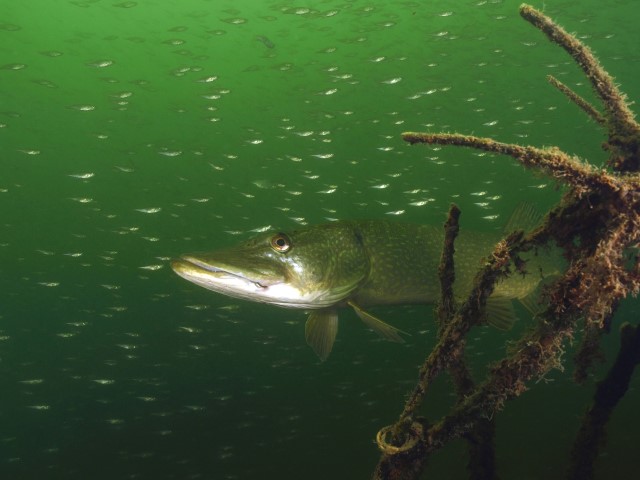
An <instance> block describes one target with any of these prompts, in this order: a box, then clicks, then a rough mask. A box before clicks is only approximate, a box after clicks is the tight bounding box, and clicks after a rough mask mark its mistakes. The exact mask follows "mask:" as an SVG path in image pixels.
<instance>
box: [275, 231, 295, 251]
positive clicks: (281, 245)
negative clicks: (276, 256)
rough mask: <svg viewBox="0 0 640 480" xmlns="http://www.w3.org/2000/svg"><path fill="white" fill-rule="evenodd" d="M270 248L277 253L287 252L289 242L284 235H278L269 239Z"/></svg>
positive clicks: (289, 246) (289, 245) (289, 247)
mask: <svg viewBox="0 0 640 480" xmlns="http://www.w3.org/2000/svg"><path fill="white" fill-rule="evenodd" d="M271 248H273V249H274V250H275V251H276V252H279V253H285V252H288V251H289V249H291V240H289V237H287V236H286V235H285V234H284V233H278V234H277V235H274V236H273V237H271Z"/></svg>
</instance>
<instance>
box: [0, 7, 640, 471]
mask: <svg viewBox="0 0 640 480" xmlns="http://www.w3.org/2000/svg"><path fill="white" fill-rule="evenodd" d="M519 3H520V2H516V1H511V0H504V1H491V0H489V1H471V2H460V1H454V0H449V1H431V2H417V1H416V2H411V1H381V0H369V1H359V0H343V1H329V0H326V1H308V2H306V3H305V2H301V3H298V2H297V3H292V2H286V1H281V2H276V1H267V0H265V1H258V0H253V1H250V0H237V1H233V2H232V1H222V0H220V1H218V0H209V1H207V0H186V1H183V0H181V1H178V0H173V1H170V0H155V1H153V0H140V1H137V2H135V1H129V2H121V1H118V0H110V1H109V0H86V1H82V0H78V1H64V0H30V1H28V2H18V1H8V0H5V1H4V2H2V4H1V5H0V85H1V86H2V88H0V127H1V128H0V144H1V146H0V152H1V157H0V165H1V169H2V170H1V171H2V175H1V176H0V216H1V217H0V222H1V224H2V231H1V233H0V262H1V263H0V264H1V265H2V266H1V269H2V275H1V277H0V291H2V295H1V297H0V298H1V299H2V301H1V302H0V381H1V382H2V395H0V424H1V425H2V426H1V427H0V472H2V478H11V479H14V478H15V479H18V478H20V479H31V478H34V479H35V478H37V479H42V478H64V479H76V478H78V479H80V478H94V479H115V478H140V479H170V478H176V479H187V478H203V479H248V478H260V479H276V478H277V479H282V478H305V479H310V480H313V479H327V478H335V479H352V478H353V479H355V478H368V477H369V475H370V474H371V472H372V471H373V467H374V465H375V462H376V461H377V458H378V453H377V450H376V447H375V445H374V444H373V437H374V435H375V433H376V431H377V430H378V429H379V428H380V427H382V426H384V425H386V424H389V423H391V422H392V421H393V420H394V419H395V418H396V416H397V415H398V413H399V412H400V409H401V406H402V403H403V401H404V398H405V395H406V393H407V392H408V391H409V389H410V388H411V387H412V386H413V384H414V381H415V378H416V367H417V366H418V365H419V364H420V363H421V362H422V360H423V358H424V356H425V355H426V352H428V350H429V348H430V347H431V346H432V345H433V343H434V328H433V322H432V316H431V312H430V308H428V307H421V308H418V307H406V308H405V307H400V308H383V309H377V310H376V313H377V314H378V315H379V316H380V317H382V318H384V319H385V320H386V321H389V322H390V323H392V324H394V325H396V326H397V327H399V328H402V329H403V330H406V331H408V332H410V333H412V336H411V337H410V338H409V339H408V341H407V343H405V344H404V345H397V344H391V343H386V342H383V341H380V340H379V339H378V338H377V337H376V336H375V334H373V333H372V332H370V331H368V330H366V329H365V328H363V326H362V325H361V323H360V322H359V320H357V318H356V316H355V315H354V314H353V313H352V312H348V313H345V314H344V315H343V316H342V319H343V321H342V322H341V325H340V334H339V336H338V340H337V343H336V345H335V347H334V351H333V353H332V355H331V357H330V358H329V360H328V361H327V362H326V363H324V364H320V363H319V362H318V361H317V358H316V357H315V356H314V354H313V352H312V351H311V350H310V349H309V348H308V347H307V346H306V344H305V342H304V334H303V331H304V317H305V316H304V314H303V313H302V312H299V311H289V310H281V309H277V308H275V307H269V306H262V305H256V304H249V303H247V302H242V301H237V300H233V299H229V298H225V297H223V296H220V295H216V294H213V293H210V292H207V291H205V290H203V289H199V288H197V287H195V286H194V285H191V284H188V283H187V282H185V281H183V280H182V279H180V278H178V277H177V276H176V275H174V274H173V272H171V270H170V269H169V268H168V263H167V260H168V259H169V258H170V257H172V256H175V255H177V254H179V253H182V252H185V251H192V250H202V249H209V248H214V247H219V246H226V245H229V244H232V243H234V242H237V241H239V240H240V239H243V238H246V237H247V236H249V235H250V234H251V232H252V231H256V230H260V229H263V228H265V227H268V226H274V227H275V226H280V227H283V228H290V227H294V226H298V225H306V224H313V223H317V222H322V221H326V220H327V219H337V218H390V217H392V218H398V219H401V220H406V221H412V222H423V223H438V222H441V221H442V220H443V218H444V214H445V212H446V210H447V207H448V205H449V204H450V203H451V202H452V201H455V202H456V203H457V204H458V205H459V206H460V207H461V208H462V211H463V220H462V221H463V228H474V229H478V230H497V229H500V228H501V226H502V224H503V222H504V221H505V219H506V218H507V217H508V215H509V213H510V212H511V211H512V209H513V208H514V206H515V205H516V204H518V203H519V202H521V201H523V200H526V201H528V202H531V203H533V204H534V205H536V206H537V207H538V208H539V209H540V210H544V209H545V208H548V207H550V206H552V205H553V204H554V203H555V202H556V201H557V199H558V198H559V195H560V193H559V192H558V191H556V190H555V188H554V185H553V184H552V183H551V182H550V181H549V180H548V179H546V178H544V177H541V176H537V175H535V174H533V173H532V172H528V171H525V170H523V168H521V167H520V166H518V165H517V164H515V162H514V161H512V160H510V159H507V158H500V157H494V156H490V155H484V154H479V153H477V152H474V151H470V150H462V149H446V148H445V149H428V148H423V147H420V146H415V147H409V146H408V145H406V144H404V143H403V142H402V141H401V140H400V137H399V134H400V133H401V132H403V131H406V130H430V131H461V132H469V133H474V134H476V135H481V136H491V137H493V138H496V139H499V140H502V141H507V142H518V143H523V144H532V145H537V146H544V145H559V146H560V147H561V148H563V149H565V150H566V151H568V152H572V153H576V154H578V155H580V156H582V157H586V158H588V159H589V161H590V162H592V163H595V164H599V163H601V162H602V161H603V160H604V159H605V156H604V154H603V153H602V152H601V151H600V149H599V144H600V143H601V142H602V140H603V135H602V132H601V131H600V130H599V129H598V128H597V126H596V125H595V124H594V123H593V122H591V121H589V120H588V119H587V118H586V117H585V116H584V115H583V114H582V113H581V112H580V111H579V110H578V109H577V108H576V107H575V106H574V105H572V104H570V103H569V102H568V101H567V100H566V99H565V98H564V97H562V95H561V94H559V93H558V92H556V91H555V90H554V89H553V88H552V87H550V86H549V85H547V84H546V82H545V75H547V74H549V73H551V74H553V75H555V76H557V77H558V78H560V79H561V80H562V81H563V82H564V83H566V84H568V85H570V86H571V87H573V88H575V89H576V90H578V91H579V92H580V93H581V94H583V95H584V96H585V97H587V98H589V99H593V95H591V93H590V91H589V88H588V85H587V83H586V80H585V78H584V77H583V76H582V75H581V73H580V72H579V70H578V69H577V68H576V67H575V65H574V64H573V63H572V61H571V60H570V59H569V58H568V57H567V55H566V54H565V53H564V52H563V51H561V50H560V49H559V48H557V47H555V46H553V45H550V44H548V43H547V41H546V40H545V39H544V37H543V36H542V34H540V33H539V32H538V31H536V30H535V29H533V28H532V27H531V26H530V25H528V24H527V23H526V22H524V21H523V20H521V19H520V18H519V16H518V13H517V7H518V5H519ZM635 3H636V2H634V1H633V0H617V1H614V0H609V1H607V2H605V3H604V4H603V2H595V1H593V0H589V1H585V2H579V3H578V2H572V1H569V0H563V1H553V0H551V1H547V2H545V3H544V4H542V3H541V2H535V3H534V6H536V7H539V8H542V7H543V6H544V8H545V12H546V13H548V14H549V15H551V16H552V17H554V18H555V19H557V20H558V21H559V22H560V23H561V24H562V25H564V26H565V27H566V28H567V29H568V30H569V31H575V32H577V33H578V35H579V37H580V38H581V39H583V40H584V41H585V42H587V43H588V44H589V45H590V46H591V47H592V48H593V49H594V50H595V52H596V53H597V54H598V55H599V57H600V59H601V61H602V63H603V65H605V67H606V68H607V69H608V70H609V71H610V72H611V73H612V74H613V75H614V76H615V77H616V79H617V80H618V81H619V82H620V83H621V85H622V88H623V90H624V91H625V92H626V93H628V94H629V97H630V98H631V99H640V85H639V84H638V83H637V81H636V80H637V77H638V74H639V71H640V57H639V55H638V49H637V45H638V35H637V29H636V25H637V21H638V17H639V15H640V14H638V9H637V6H636V5H635ZM482 253H483V252H479V255H482ZM522 317H523V318H521V322H520V325H519V327H517V328H516V331H515V332H512V333H506V334H505V333H501V332H496V331H494V330H492V329H489V328H482V329H479V330H477V331H473V332H472V333H471V337H470V347H469V358H470V360H471V363H472V366H473V367H474V369H476V370H477V372H478V373H482V371H483V366H484V365H485V364H486V362H487V361H489V360H490V359H494V358H498V357H499V356H501V355H502V354H503V353H504V346H505V342H506V341H507V340H508V339H509V338H512V337H515V336H517V334H518V332H519V331H521V330H520V329H521V328H524V326H526V323H527V319H526V315H525V314H524V312H522ZM625 317H626V318H627V319H629V320H635V319H637V317H638V302H637V301H636V302H628V303H627V304H625V305H623V308H622V311H621V316H620V319H623V318H625ZM616 342H617V339H616V336H615V335H613V336H612V337H611V338H609V339H607V345H606V346H607V348H608V350H609V352H610V356H609V360H611V354H612V353H613V352H614V351H615V349H616ZM569 357H570V351H569V352H568V353H567V358H568V359H569ZM605 366H606V365H605ZM567 367H568V368H567V371H566V372H565V373H562V372H558V371H554V372H552V373H551V374H550V375H549V380H550V381H549V382H539V383H538V384H535V385H532V387H533V388H532V390H531V391H530V392H529V393H527V394H526V395H524V396H523V397H521V398H520V399H518V400H516V401H514V402H511V403H510V404H509V405H508V406H507V408H506V410H505V411H504V412H503V413H501V414H500V416H499V417H498V422H497V429H498V430H497V449H498V450H497V451H498V462H499V468H500V473H501V476H502V478H518V479H536V478H562V477H563V475H564V469H565V467H566V463H567V458H568V451H569V448H570V445H571V442H572V439H573V436H574V434H575V430H576V428H577V425H578V422H579V415H580V414H581V412H582V411H583V409H584V408H585V406H586V405H587V404H588V401H589V398H590V395H591V394H592V391H593V384H591V385H588V386H587V387H584V388H578V387H576V386H574V385H573V384H572V383H571V381H570V373H571V372H570V371H571V365H570V362H567ZM634 386H635V387H634V388H633V389H632V391H631V392H630V393H629V395H628V396H627V397H626V398H625V399H624V400H623V402H622V403H621V404H620V406H619V408H618V410H617V411H616V413H615V416H614V417H613V419H612V422H611V425H610V427H611V428H610V432H609V443H608V445H607V446H606V448H605V449H604V450H603V452H604V453H603V456H602V458H600V459H599V468H600V470H599V473H600V476H601V478H632V477H633V476H634V475H635V473H634V472H635V471H636V470H635V469H636V468H637V467H638V461H637V457H636V456H634V454H633V453H632V452H635V448H634V447H635V446H636V445H637V442H638V433H637V429H638V426H639V423H638V422H639V420H638V416H637V409H634V408H633V407H634V406H635V405H637V402H638V391H637V386H638V381H637V379H636V380H635V381H634ZM453 400H454V398H453V397H452V396H451V394H450V388H449V385H448V381H447V380H445V379H440V380H439V381H438V382H437V384H436V386H435V390H434V391H433V392H432V395H431V396H430V397H429V398H428V402H427V405H426V409H425V414H426V415H427V416H429V417H430V418H436V417H437V416H438V415H439V414H441V413H443V412H445V411H446V409H447V408H448V406H450V405H451V404H452V402H453ZM465 462H466V456H465V453H464V445H463V444H462V442H459V443H453V444H452V445H450V446H448V447H447V448H446V449H444V451H442V452H440V453H439V454H438V455H436V456H435V457H434V459H433V461H432V462H431V465H430V469H429V472H430V473H431V474H432V475H433V477H430V478H450V479H462V478H466V473H465V469H464V464H465Z"/></svg>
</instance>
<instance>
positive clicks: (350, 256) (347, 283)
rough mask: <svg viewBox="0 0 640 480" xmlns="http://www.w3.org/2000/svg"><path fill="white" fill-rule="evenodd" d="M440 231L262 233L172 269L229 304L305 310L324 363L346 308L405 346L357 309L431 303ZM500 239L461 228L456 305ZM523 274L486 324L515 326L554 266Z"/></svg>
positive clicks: (396, 227) (354, 224) (346, 223)
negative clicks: (519, 309) (517, 304)
mask: <svg viewBox="0 0 640 480" xmlns="http://www.w3.org/2000/svg"><path fill="white" fill-rule="evenodd" d="M511 223H513V222H510V224H511ZM513 229H515V228H511V230H513ZM442 230H443V229H442V228H441V227H435V226H429V225H413V224H407V223H398V222H393V221H387V220H340V221H336V222H331V223H327V224H321V225H316V226H311V227H307V228H302V229H299V230H295V231H291V232H280V231H274V232H267V233H264V234H262V235H259V236H257V237H255V238H252V239H250V240H248V241H246V242H245V243H242V244H240V245H237V246H234V247H231V248H227V249H222V250H218V251H214V252H210V253H192V254H185V255H182V256H181V257H180V258H179V259H175V260H173V261H172V262H171V267H172V268H173V270H174V271H175V272H176V273H177V274H178V275H180V276H181V277H183V278H185V279H186V280H188V281H190V282H193V283H195V284H196V285H199V286H201V287H204V288H207V289H209V290H213V291H214V292H218V293H222V294H225V295H228V296H230V297H235V298H240V299H244V300H251V301H254V302H262V303H267V304H271V305H278V306H281V307H288V308H299V309H303V310H309V311H310V312H311V313H310V314H309V316H308V319H307V322H306V325H305V336H306V340H307V343H308V344H309V345H310V346H311V348H313V350H314V351H315V353H316V354H317V355H318V356H319V357H320V359H321V360H325V359H326V358H327V357H328V356H329V353H331V349H332V347H333V343H334V340H335V338H336V334H337V332H338V310H339V309H341V308H343V307H351V308H352V309H353V310H354V311H355V312H356V314H357V315H358V317H360V319H361V320H362V321H363V322H364V323H365V324H366V325H367V326H368V327H369V328H371V329H372V330H374V331H375V332H376V333H378V334H379V335H380V336H382V337H383V338H385V339H387V340H390V341H394V342H403V339H402V337H401V336H400V334H401V333H405V332H402V331H401V330H399V329H397V328H395V327H393V326H391V325H389V324H387V323H385V322H383V321H382V320H380V319H378V318H376V317H375V316H373V315H372V314H370V313H369V312H368V311H366V310H365V308H367V307H372V306H376V305H407V304H433V303H435V302H437V301H438V299H439V295H440V283H439V279H438V264H439V261H440V254H441V249H442V242H443V237H444V233H443V231H442ZM511 230H510V231H511ZM499 239H500V237H499V235H490V234H480V233H477V232H473V233H467V234H465V233H464V230H463V229H461V231H460V235H459V236H458V238H457V240H456V245H455V248H456V254H455V265H456V281H455V283H454V290H455V291H456V293H457V294H458V297H459V298H460V299H462V298H464V297H465V296H466V294H468V292H469V291H470V290H471V288H472V284H473V278H474V276H475V275H476V273H477V271H478V269H479V267H480V266H481V260H482V257H483V255H488V254H489V253H490V252H491V251H492V250H493V246H494V245H495V243H496V241H498V240H499ZM527 270H528V271H529V272H531V273H529V274H527V275H524V276H523V275H519V274H516V275H511V276H509V277H508V278H506V279H504V280H502V281H500V282H499V283H498V284H497V285H496V288H495V291H494V293H493V294H492V295H491V297H489V300H488V302H487V321H488V323H489V324H492V325H493V326H496V327H498V328H501V329H508V328H510V327H511V325H512V322H513V320H514V318H515V312H514V310H513V305H512V300H516V299H517V300H520V301H521V302H522V303H523V304H524V305H525V306H527V307H528V306H530V305H534V304H535V300H532V299H531V298H530V297H531V296H532V295H533V294H536V295H535V296H536V298H537V287H538V285H539V284H540V283H541V281H542V280H543V278H544V277H545V276H548V275H550V274H553V273H555V272H556V270H557V266H556V265H555V264H554V263H553V261H552V260H551V259H547V258H545V256H543V255H538V256H532V257H531V258H529V259H528V262H527Z"/></svg>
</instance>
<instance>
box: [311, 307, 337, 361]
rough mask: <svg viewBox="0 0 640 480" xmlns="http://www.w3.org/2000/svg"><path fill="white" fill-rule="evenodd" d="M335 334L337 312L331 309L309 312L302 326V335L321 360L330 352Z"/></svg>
mask: <svg viewBox="0 0 640 480" xmlns="http://www.w3.org/2000/svg"><path fill="white" fill-rule="evenodd" d="M337 334H338V312H336V311H335V310H333V309H327V310H314V311H313V312H311V314H310V315H309V318H307V323H306V324H305V326H304V336H305V338H306V339H307V343H308V344H309V346H310V347H311V348H312V349H313V351H314V352H316V355H318V357H320V360H322V361H323V362H324V361H325V360H326V359H327V357H328V356H329V354H330V353H331V349H332V348H333V342H334V341H335V339H336V335H337Z"/></svg>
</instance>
